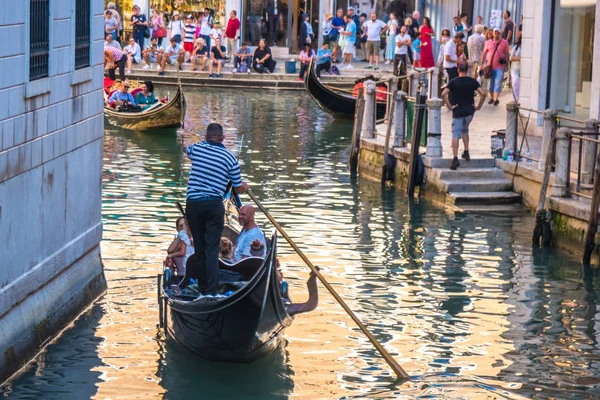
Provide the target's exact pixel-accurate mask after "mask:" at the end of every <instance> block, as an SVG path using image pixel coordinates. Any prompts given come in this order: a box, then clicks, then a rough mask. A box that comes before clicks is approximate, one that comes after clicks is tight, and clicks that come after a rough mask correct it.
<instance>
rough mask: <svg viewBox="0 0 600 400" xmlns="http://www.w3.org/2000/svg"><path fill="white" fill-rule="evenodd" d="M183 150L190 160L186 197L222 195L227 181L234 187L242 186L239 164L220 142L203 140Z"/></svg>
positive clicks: (191, 198) (196, 197)
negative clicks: (190, 169)
mask: <svg viewBox="0 0 600 400" xmlns="http://www.w3.org/2000/svg"><path fill="white" fill-rule="evenodd" d="M185 152H186V154H187V156H188V157H189V159H190V160H192V171H191V172H190V179H189V181H188V190H187V198H188V199H190V200H193V199H198V198H200V197H206V196H211V197H223V196H224V195H225V189H227V183H228V182H229V181H231V182H232V183H233V186H234V187H240V186H242V177H241V175H240V165H239V164H238V161H237V159H236V158H235V156H234V155H233V154H231V153H230V152H229V151H227V149H226V148H225V146H223V145H222V144H221V143H214V142H207V141H203V142H202V143H196V144H192V145H190V146H188V147H187V148H186V149H185Z"/></svg>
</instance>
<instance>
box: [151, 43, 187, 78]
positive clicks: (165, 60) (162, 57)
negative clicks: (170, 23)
mask: <svg viewBox="0 0 600 400" xmlns="http://www.w3.org/2000/svg"><path fill="white" fill-rule="evenodd" d="M184 58H185V50H184V49H183V46H181V44H179V43H177V41H176V40H175V38H171V45H170V46H169V47H167V50H166V51H165V52H164V54H159V55H158V62H159V63H160V71H159V72H158V75H160V76H162V75H164V74H165V66H166V65H167V64H175V63H177V68H179V69H181V64H183V59H184Z"/></svg>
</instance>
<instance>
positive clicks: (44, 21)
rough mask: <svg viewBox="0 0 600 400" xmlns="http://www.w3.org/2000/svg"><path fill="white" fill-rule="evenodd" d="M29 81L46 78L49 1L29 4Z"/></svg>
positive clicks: (48, 47) (35, 1) (37, 0)
mask: <svg viewBox="0 0 600 400" xmlns="http://www.w3.org/2000/svg"><path fill="white" fill-rule="evenodd" d="M29 7H30V8H29V80H30V81H33V80H36V79H40V78H45V77H47V76H48V70H49V67H48V59H49V54H50V43H49V40H50V0H30V2H29Z"/></svg>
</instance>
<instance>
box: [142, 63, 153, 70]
mask: <svg viewBox="0 0 600 400" xmlns="http://www.w3.org/2000/svg"><path fill="white" fill-rule="evenodd" d="M151 68H152V67H151V66H150V64H146V65H144V69H151Z"/></svg>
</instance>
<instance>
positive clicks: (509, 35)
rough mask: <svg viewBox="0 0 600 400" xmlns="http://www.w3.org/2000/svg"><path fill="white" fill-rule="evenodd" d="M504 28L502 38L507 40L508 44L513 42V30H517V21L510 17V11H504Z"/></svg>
mask: <svg viewBox="0 0 600 400" xmlns="http://www.w3.org/2000/svg"><path fill="white" fill-rule="evenodd" d="M503 17H504V29H502V39H504V40H506V41H507V42H508V44H509V45H510V44H512V42H513V31H514V30H515V23H514V22H512V20H511V19H510V11H508V10H506V11H504V15H503Z"/></svg>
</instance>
